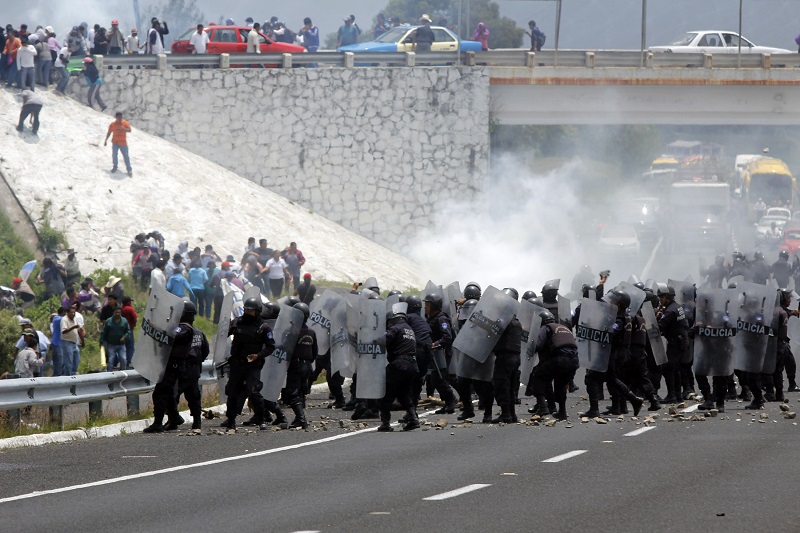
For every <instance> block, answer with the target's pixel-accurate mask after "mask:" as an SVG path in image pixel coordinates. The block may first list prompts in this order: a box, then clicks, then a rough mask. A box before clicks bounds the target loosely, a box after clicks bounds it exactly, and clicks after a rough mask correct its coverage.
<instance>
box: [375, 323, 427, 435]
mask: <svg viewBox="0 0 800 533" xmlns="http://www.w3.org/2000/svg"><path fill="white" fill-rule="evenodd" d="M386 352H387V360H388V362H389V364H388V365H387V366H386V394H385V395H384V397H383V398H381V400H380V401H379V404H378V405H379V408H380V412H381V421H382V422H383V421H384V420H386V421H388V420H389V419H390V416H391V415H390V411H391V408H392V403H393V402H394V401H395V399H396V400H397V401H398V403H399V404H400V405H401V406H402V407H403V409H405V410H406V421H407V422H410V421H411V420H414V419H416V412H415V411H414V403H413V402H412V401H411V394H412V392H411V391H412V388H413V387H414V380H415V378H416V377H417V375H418V374H419V373H418V368H417V361H416V353H417V340H416V337H415V336H414V330H413V329H412V328H411V326H409V325H408V323H407V322H406V321H405V320H398V321H397V322H395V323H394V324H392V325H391V326H389V328H388V329H387V330H386Z"/></svg>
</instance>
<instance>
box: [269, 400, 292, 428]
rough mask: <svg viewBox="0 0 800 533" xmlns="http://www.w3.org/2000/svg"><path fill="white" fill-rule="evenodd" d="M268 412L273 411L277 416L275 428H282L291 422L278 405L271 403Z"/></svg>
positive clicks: (274, 422) (273, 423)
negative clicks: (282, 425) (281, 426)
mask: <svg viewBox="0 0 800 533" xmlns="http://www.w3.org/2000/svg"><path fill="white" fill-rule="evenodd" d="M267 410H268V411H271V412H272V414H274V415H275V420H274V421H273V422H272V425H273V426H280V425H281V424H288V423H289V421H288V420H287V419H286V415H284V414H283V411H282V410H281V408H280V407H279V406H278V404H277V403H273V402H270V404H269V405H268V406H267Z"/></svg>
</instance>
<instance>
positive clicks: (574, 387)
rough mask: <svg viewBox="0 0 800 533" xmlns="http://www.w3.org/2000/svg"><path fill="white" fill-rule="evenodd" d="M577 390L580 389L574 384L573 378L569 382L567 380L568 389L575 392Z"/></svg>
mask: <svg viewBox="0 0 800 533" xmlns="http://www.w3.org/2000/svg"><path fill="white" fill-rule="evenodd" d="M579 390H580V388H579V387H578V386H577V385H575V380H574V379H573V380H570V382H569V391H570V392H576V391H579Z"/></svg>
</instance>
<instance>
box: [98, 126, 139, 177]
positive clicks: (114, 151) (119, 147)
mask: <svg viewBox="0 0 800 533" xmlns="http://www.w3.org/2000/svg"><path fill="white" fill-rule="evenodd" d="M115 116H116V117H117V119H116V120H115V121H114V122H112V123H111V125H110V126H109V127H108V133H107V134H106V140H105V141H104V142H103V146H108V138H109V137H111V160H112V162H113V163H114V168H112V169H111V172H112V173H114V172H116V171H117V163H118V161H119V159H118V154H119V152H122V157H123V158H124V159H125V167H126V168H127V169H128V176H131V177H132V176H133V169H132V168H131V159H130V157H128V141H127V135H128V133H129V132H130V131H131V125H130V124H128V121H127V120H122V113H120V112H119V111H117V114H116V115H115Z"/></svg>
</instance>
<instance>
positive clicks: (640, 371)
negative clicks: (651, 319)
mask: <svg viewBox="0 0 800 533" xmlns="http://www.w3.org/2000/svg"><path fill="white" fill-rule="evenodd" d="M645 305H650V304H649V303H645ZM648 352H652V348H650V339H649V338H648V337H647V325H646V324H645V321H644V318H643V317H642V314H641V312H640V313H639V314H637V315H636V316H634V317H633V318H632V319H631V351H630V355H631V356H630V359H629V360H628V362H627V364H626V365H625V367H624V369H623V372H622V374H623V380H624V381H625V382H626V383H628V384H629V385H630V386H631V387H633V388H634V389H635V390H638V391H641V393H642V394H643V395H644V396H645V398H647V399H648V400H650V403H651V406H652V407H653V410H655V407H656V404H657V403H658V400H657V398H656V390H655V388H654V387H653V384H652V383H651V382H650V378H649V377H648V372H649V371H648V367H647V357H648ZM650 357H652V355H650Z"/></svg>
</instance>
